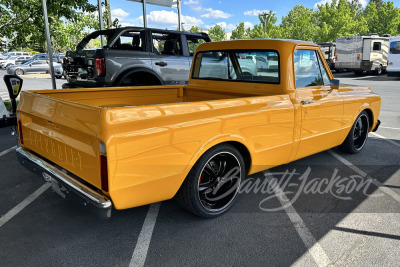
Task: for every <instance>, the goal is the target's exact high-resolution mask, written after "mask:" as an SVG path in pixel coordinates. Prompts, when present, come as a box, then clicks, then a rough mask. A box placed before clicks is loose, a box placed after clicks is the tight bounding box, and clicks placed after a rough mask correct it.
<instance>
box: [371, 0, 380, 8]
mask: <svg viewBox="0 0 400 267" xmlns="http://www.w3.org/2000/svg"><path fill="white" fill-rule="evenodd" d="M371 3H375V6H376V8H377V9H380V8H381V6H382V5H383V0H370V1H369V4H371Z"/></svg>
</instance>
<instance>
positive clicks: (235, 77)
mask: <svg viewBox="0 0 400 267" xmlns="http://www.w3.org/2000/svg"><path fill="white" fill-rule="evenodd" d="M380 105H381V99H380V97H379V96H378V95H376V94H375V93H373V92H372V91H371V89H370V88H367V87H349V86H341V85H339V81H338V80H335V79H333V76H332V74H331V72H330V70H329V67H328V65H327V64H326V62H325V60H324V56H323V55H322V53H321V51H320V49H319V46H318V45H314V44H311V43H307V42H302V41H292V40H240V41H226V42H214V43H206V44H202V45H200V46H199V47H198V49H197V50H196V53H195V55H194V59H193V64H192V69H191V76H190V80H189V83H188V85H187V86H152V87H119V88H91V89H88V88H86V89H69V90H44V91H25V92H22V94H21V101H20V104H19V106H18V111H17V118H18V126H19V135H20V147H19V148H18V149H17V155H18V158H19V160H20V162H21V163H22V164H23V165H25V166H27V167H28V168H30V169H31V170H33V171H34V172H36V173H38V174H39V175H41V176H43V177H44V178H45V179H46V180H47V181H49V182H51V183H52V184H53V188H54V189H55V191H57V192H58V193H59V194H60V195H62V196H64V197H67V196H79V199H80V200H82V201H83V202H84V203H85V204H86V205H87V206H91V207H95V208H96V210H98V211H100V212H101V213H102V214H103V215H105V216H107V217H109V216H110V215H111V209H112V208H113V207H114V208H115V209H126V208H132V207H137V206H140V205H145V204H149V203H154V202H158V201H163V200H167V199H171V198H173V197H175V198H176V199H177V200H178V202H179V203H180V204H181V205H182V206H183V207H184V208H186V209H188V210H189V211H191V212H193V213H195V214H197V215H199V216H203V217H208V218H210V217H215V216H218V215H220V214H222V213H224V212H226V211H227V210H228V209H229V208H230V207H231V206H232V205H233V204H234V202H235V200H236V199H237V192H238V190H239V188H240V183H241V181H243V180H244V179H245V178H246V176H247V175H249V174H252V173H256V172H259V171H262V170H265V169H268V168H271V167H273V166H277V165H280V164H285V163H288V162H290V161H294V160H297V159H299V158H302V157H306V156H308V155H311V154H314V153H318V152H320V151H323V150H326V149H330V148H332V147H335V146H340V148H341V149H342V150H343V151H346V152H349V153H357V152H360V151H361V150H362V148H363V147H364V145H365V142H366V140H367V136H368V132H370V131H373V130H376V129H377V127H378V126H379V121H378V116H379V111H380Z"/></svg>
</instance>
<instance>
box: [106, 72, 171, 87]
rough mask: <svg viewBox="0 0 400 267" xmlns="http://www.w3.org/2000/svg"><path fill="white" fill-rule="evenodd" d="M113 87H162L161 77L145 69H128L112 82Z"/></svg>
mask: <svg viewBox="0 0 400 267" xmlns="http://www.w3.org/2000/svg"><path fill="white" fill-rule="evenodd" d="M113 84H114V86H129V85H163V82H162V79H161V77H160V76H159V75H158V74H156V73H155V72H153V71H152V70H149V69H145V68H136V69H129V70H127V71H124V72H123V73H121V74H120V75H119V76H118V77H117V78H116V79H115V81H114V83H113Z"/></svg>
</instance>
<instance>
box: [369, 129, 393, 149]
mask: <svg viewBox="0 0 400 267" xmlns="http://www.w3.org/2000/svg"><path fill="white" fill-rule="evenodd" d="M371 134H373V135H375V136H376V137H379V138H381V139H383V140H385V141H388V142H389V143H391V144H393V145H395V146H398V147H400V143H397V142H395V141H393V140H392V139H388V138H387V137H384V136H382V135H380V134H377V133H372V132H371Z"/></svg>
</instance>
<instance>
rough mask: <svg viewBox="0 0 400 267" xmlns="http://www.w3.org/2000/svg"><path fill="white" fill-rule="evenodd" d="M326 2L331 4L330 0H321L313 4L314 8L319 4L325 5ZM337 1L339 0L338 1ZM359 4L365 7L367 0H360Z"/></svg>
mask: <svg viewBox="0 0 400 267" xmlns="http://www.w3.org/2000/svg"><path fill="white" fill-rule="evenodd" d="M326 3H328V4H331V3H332V0H321V1H319V2H317V3H315V4H314V8H318V6H319V5H325V4H326ZM338 3H339V1H338ZM360 4H361V6H362V7H366V6H367V4H368V3H367V0H360Z"/></svg>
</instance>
